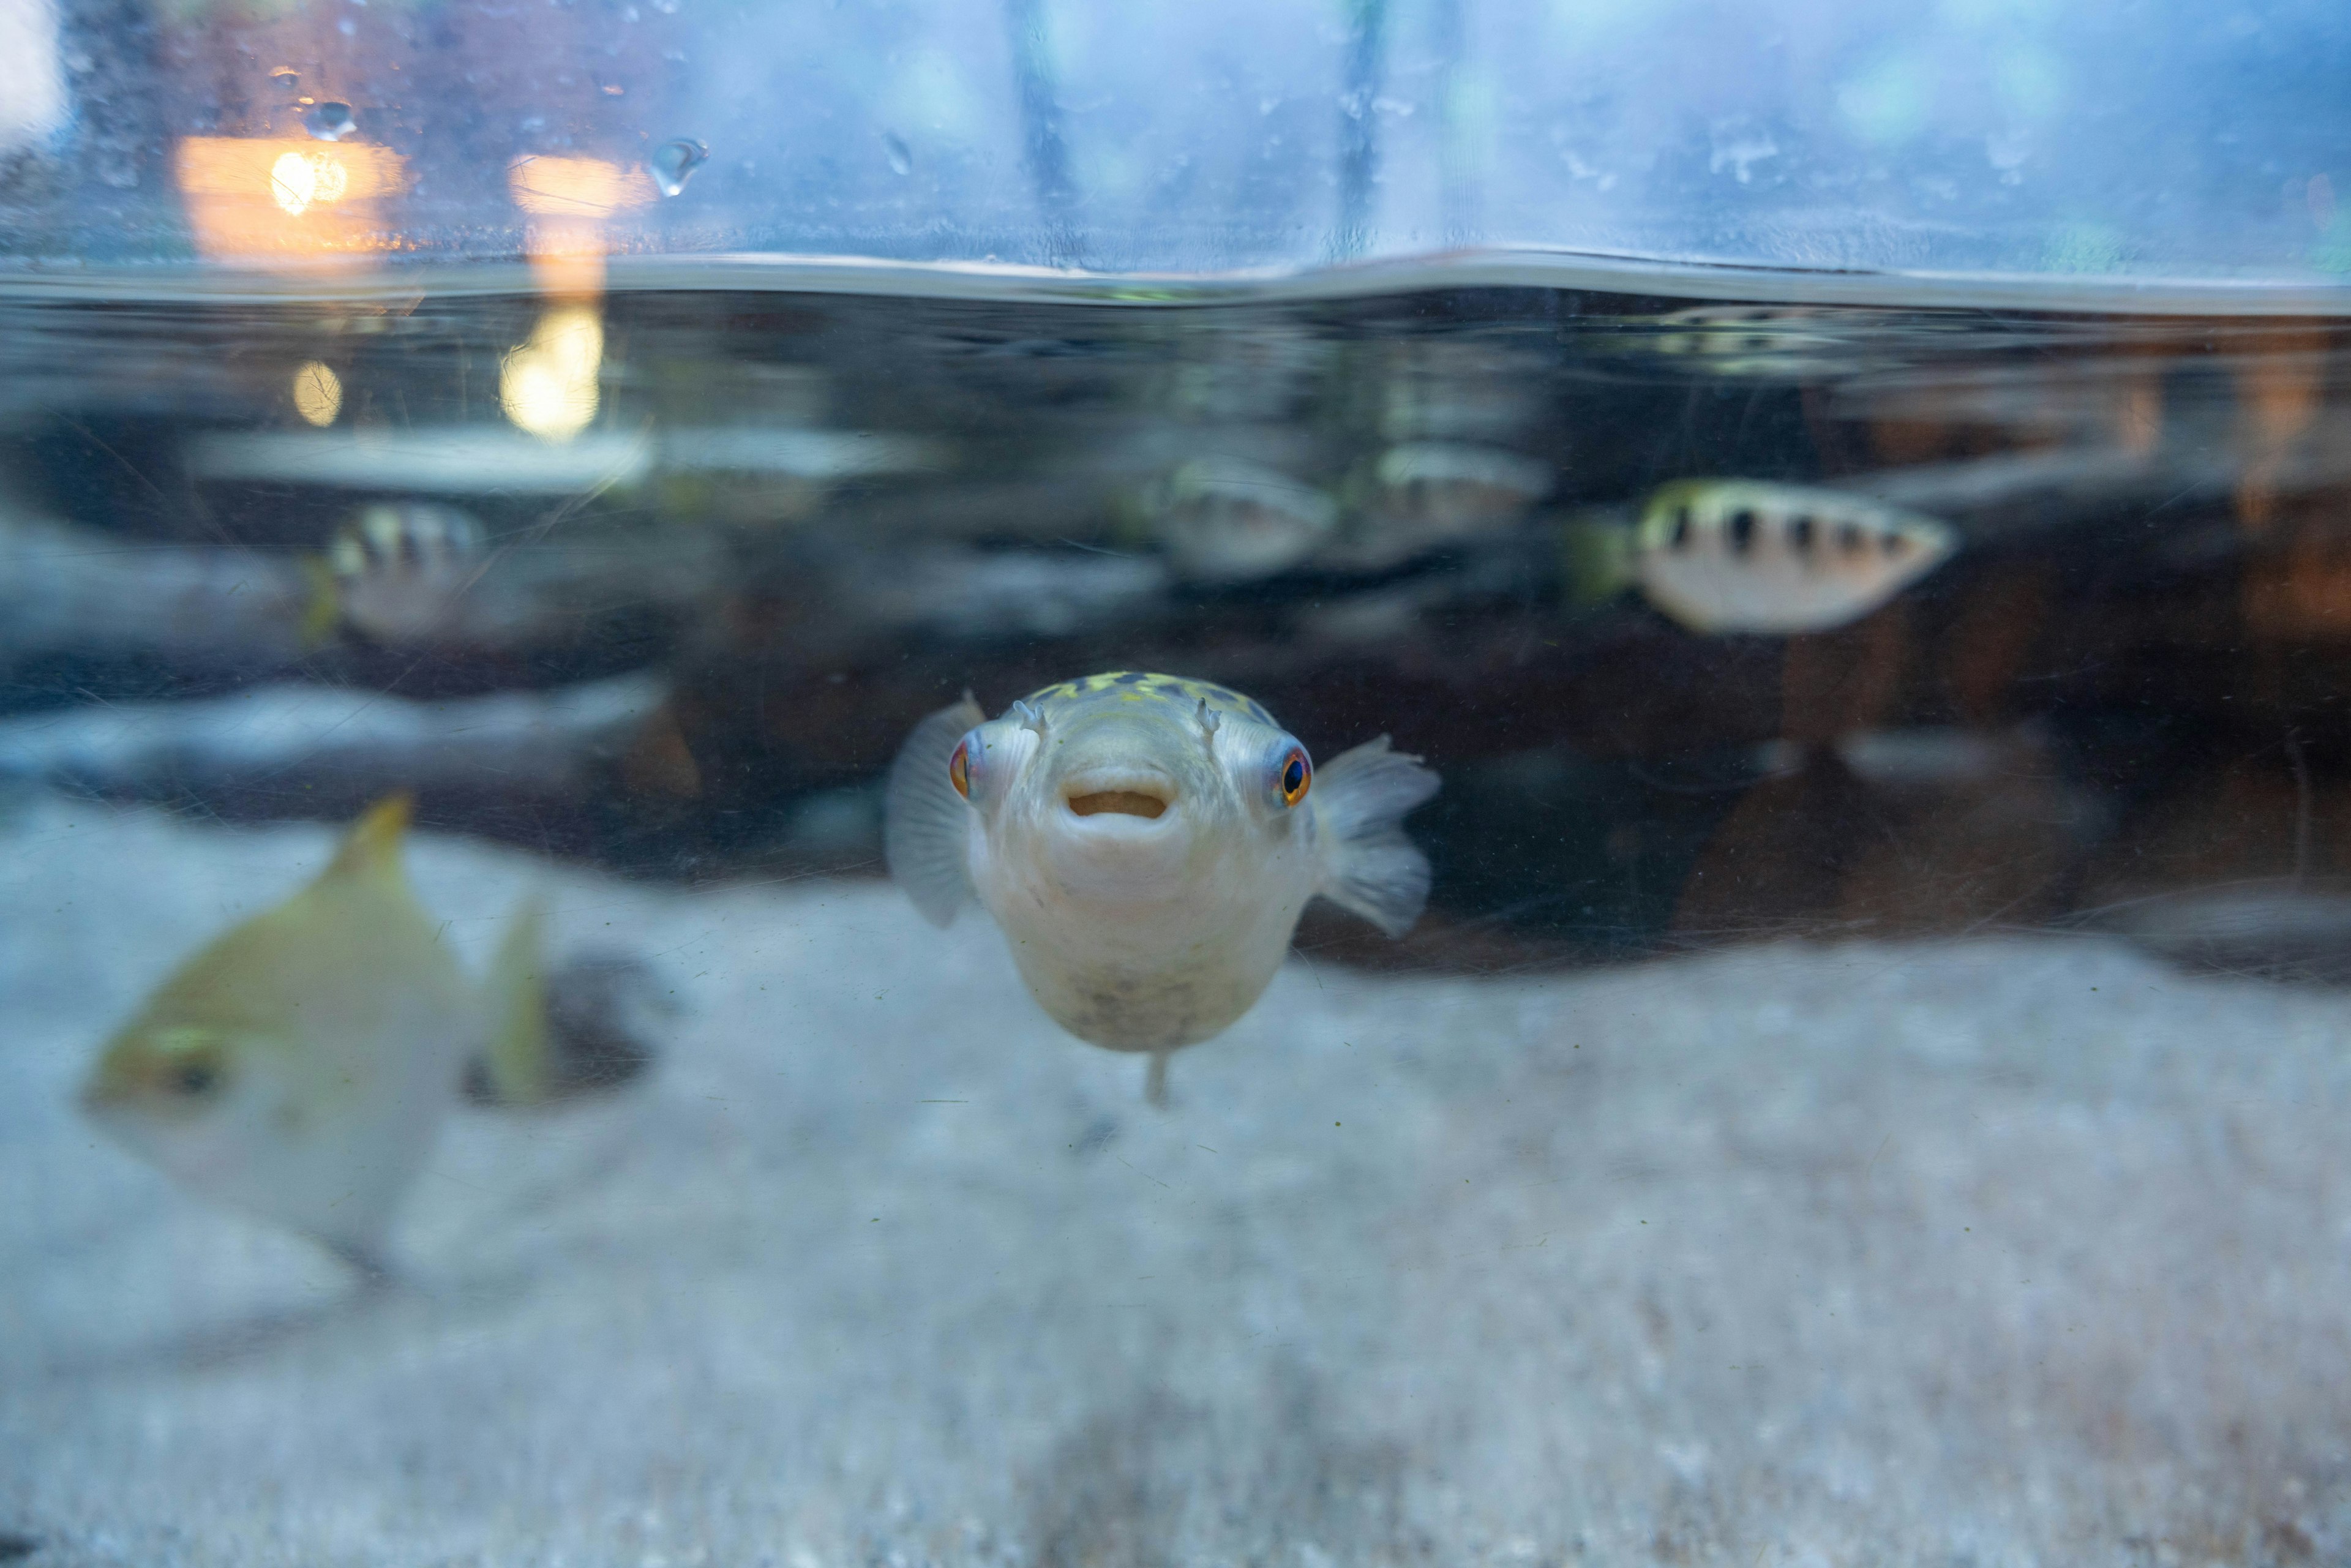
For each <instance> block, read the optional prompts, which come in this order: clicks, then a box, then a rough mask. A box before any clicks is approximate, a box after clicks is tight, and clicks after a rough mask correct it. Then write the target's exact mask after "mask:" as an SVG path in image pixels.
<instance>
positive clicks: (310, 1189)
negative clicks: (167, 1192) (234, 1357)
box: [81, 796, 547, 1275]
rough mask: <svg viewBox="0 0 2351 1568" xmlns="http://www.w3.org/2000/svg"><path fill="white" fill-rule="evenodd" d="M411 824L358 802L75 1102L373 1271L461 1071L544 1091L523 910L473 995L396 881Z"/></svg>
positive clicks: (152, 1001)
mask: <svg viewBox="0 0 2351 1568" xmlns="http://www.w3.org/2000/svg"><path fill="white" fill-rule="evenodd" d="M408 820H409V801H408V799H407V797H405V796H395V797H393V798H392V799H390V800H384V801H382V802H381V803H379V804H378V805H376V806H374V807H372V808H371V809H370V810H368V812H367V813H366V814H365V815H364V816H362V817H361V818H360V820H359V821H358V823H357V824H356V825H355V826H354V827H353V828H352V829H351V830H350V834H349V836H347V837H346V838H345V839H344V841H343V843H342V847H341V848H340V851H338V852H337V853H336V855H335V858H334V861H333V862H332V863H331V864H329V866H328V867H327V869H326V870H325V871H324V872H322V873H319V877H318V879H317V880H316V881H315V882H313V883H310V885H309V886H308V887H306V888H304V889H303V890H302V891H301V892H299V893H297V894H294V896H293V897H291V898H289V899H287V901H286V902H285V903H283V904H279V905H277V907H276V908H274V909H271V910H268V911H266V912H265V913H263V914H260V915H255V916H254V917H253V918H252V919H250V920H247V921H246V922H244V923H243V924H242V925H236V926H235V927H233V928H232V929H230V930H229V931H227V932H225V933H224V934H223V935H221V936H218V937H216V938H214V940H213V941H212V942H211V943H209V944H208V945H206V946H204V947H203V948H202V949H200V950H199V951H198V952H197V953H195V954H194V955H193V956H192V957H190V958H188V959H187V960H186V961H185V962H184V963H183V964H182V965H181V966H180V967H179V968H178V970H177V971H175V972H174V973H173V974H172V977H170V978H169V979H167V980H165V981H164V982H163V984H162V987H161V988H158V989H157V990H156V991H155V993H154V994H153V995H152V996H151V997H149V998H147V1001H146V1003H145V1004H144V1005H143V1006H142V1007H141V1009H140V1010H139V1012H138V1014H137V1016H135V1017H134V1018H132V1019H131V1021H130V1022H129V1023H128V1024H126V1025H124V1026H123V1028H122V1029H121V1030H120V1031H119V1032H118V1033H117V1034H116V1035H115V1036H114V1037H113V1039H112V1040H110V1041H109V1042H108V1043H107V1045H106V1047H105V1049H104V1051H103V1052H102V1053H101V1055H100V1056H99V1061H98V1064H97V1067H96V1069H95V1070H94V1071H92V1072H91V1074H90V1077H89V1082H87V1084H86V1085H85V1086H84V1088H83V1090H82V1096H81V1103H82V1105H83V1108H84V1109H85V1110H86V1111H87V1112H88V1113H89V1115H90V1117H91V1118H92V1119H93V1120H94V1121H95V1122H96V1123H97V1124H99V1126H100V1127H102V1128H103V1129H105V1131H106V1132H107V1133H109V1134H110V1135H112V1136H113V1137H114V1138H115V1139H116V1140H117V1141H118V1142H120V1144H122V1145H124V1146H125V1147H127V1148H129V1149H130V1150H131V1152H133V1153H134V1154H137V1155H141V1157H142V1158H145V1159H147V1160H149V1161H151V1162H152V1163H153V1164H154V1165H156V1166H160V1167H162V1169H163V1170H165V1171H166V1172H168V1173H170V1174H171V1175H172V1176H176V1177H178V1178H179V1179H180V1180H181V1181H183V1182H184V1183H185V1184H187V1185H188V1186H190V1187H192V1188H193V1189H194V1190H196V1191H197V1192H199V1193H202V1194H204V1196H205V1197H210V1198H213V1199H214V1200H216V1201H218V1202H221V1203H224V1204H226V1205H229V1206H231V1207H237V1208H241V1209H244V1210H246V1212H248V1213H251V1214H256V1215H259V1216H261V1217H263V1218H267V1219H271V1220H274V1221H276V1222H277V1223H278V1224H281V1225H284V1226H287V1227H288V1228H292V1229H294V1230H297V1231H299V1232H301V1233H303V1234H305V1235H308V1236H309V1237H311V1238H313V1239H316V1240H318V1241H319V1242H320V1243H322V1244H324V1245H325V1246H326V1247H328V1248H329V1249H331V1250H333V1251H334V1252H336V1253H338V1254H339V1255H340V1256H341V1257H343V1258H345V1259H347V1260H350V1262H351V1263H352V1264H354V1265H355V1266H357V1267H358V1268H359V1269H360V1270H362V1271H363V1272H365V1273H368V1274H371V1275H379V1274H381V1272H382V1271H383V1255H384V1254H383V1244H384V1239H385V1236H386V1234H387V1232H388V1231H389V1229H390V1227H391V1223H392V1218H393V1215H394V1213H395V1211H396V1210H397V1208H398V1206H399V1203H400V1199H401V1197H402V1195H403V1194H404V1193H405V1192H406V1191H407V1189H408V1186H409V1185H410V1183H411V1182H412V1181H413V1179H414V1178H415V1176H416V1173H417V1171H418V1169H419V1168H420V1167H421V1166H423V1162H424V1158H425V1156H426V1155H427V1154H428V1153H429V1152H430V1151H431V1149H432V1146H433V1142H434V1137H435V1135H436V1134H437V1133H438V1132H439V1129H440V1124H441V1118H442V1113H443V1112H444V1110H445V1109H446V1108H447V1107H448V1105H449V1103H451V1101H452V1100H453V1099H455V1096H456V1093H457V1092H458V1086H459V1083H460V1081H461V1079H462V1076H463V1073H464V1071H465V1063H466V1061H468V1060H469V1059H470V1058H472V1057H473V1056H475V1054H476V1053H481V1054H484V1055H485V1056H486V1061H487V1064H488V1068H489V1072H490V1076H491V1078H492V1080H493V1081H494V1082H495V1083H496V1086H497V1088H498V1090H499V1094H500V1098H501V1099H505V1100H511V1101H517V1102H519V1101H528V1100H529V1099H531V1098H533V1097H534V1096H535V1095H536V1094H537V1093H538V1092H539V1091H540V1090H541V1089H542V1088H543V1086H544V1083H545V1081H546V1072H545V1069H544V1067H543V1064H542V1063H543V1057H544V1052H545V1049H546V1036H547V1030H546V1020H545V1016H544V1012H543V1008H542V1005H541V999H540V996H539V990H538V909H537V907H536V905H535V904H527V905H526V906H525V907H524V909H523V911H522V912H521V914H520V915H519V916H518V917H517V920H516V921H515V923H514V926H513V928H512V929H511V931H510V932H509V934H508V936H507V940H506V942H505V944H504V945H503V946H502V947H501V950H500V953H499V956H498V959H497V962H496V966H495V967H494V972H493V974H492V977H491V979H490V981H489V983H488V984H487V985H476V984H475V982H474V981H473V980H472V979H471V978H469V977H467V975H466V974H465V970H464V969H463V968H462V967H460V966H459V964H458V963H457V961H456V958H455V956H453V955H452V954H451V952H450V951H449V949H448V948H447V947H446V946H444V945H443V944H442V942H441V940H440V937H439V928H438V925H437V924H436V923H435V922H434V920H433V919H432V917H431V916H429V915H427V914H426V913H425V911H424V909H423V905H421V904H418V903H417V901H416V895H415V894H413V892H411V891H410V889H409V885H408V878H407V876H406V874H405V873H404V872H403V871H402V867H401V855H400V845H401V838H402V833H403V832H404V831H406V829H407V826H408Z"/></svg>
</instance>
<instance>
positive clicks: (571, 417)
mask: <svg viewBox="0 0 2351 1568" xmlns="http://www.w3.org/2000/svg"><path fill="white" fill-rule="evenodd" d="M603 362H604V320H603V318H602V316H601V314H599V313H598V311H597V308H595V307H594V306H592V305H564V306H559V307H557V308H554V309H552V310H549V311H548V312H547V314H545V315H544V316H541V317H540V318H539V319H538V326H537V327H536V328H534V329H532V330H531V334H530V341H528V342H527V343H524V344H522V345H521V346H520V347H518V348H517V349H515V350H512V351H510V352H509V353H508V354H507V357H506V362H505V363H504V364H503V365H501V366H500V367H499V368H498V402H499V403H500V404H501V405H503V406H504V407H505V409H506V411H507V418H508V419H511V420H513V421H514V422H515V423H517V425H520V426H521V427H522V428H523V429H525V430H527V431H528V432H530V433H531V434H533V435H537V436H540V437H543V438H544V439H546V440H549V441H569V440H570V439H571V438H572V437H573V436H575V435H577V434H580V431H582V430H584V429H586V428H587V425H588V422H589V421H590V420H591V419H594V418H595V417H596V397H597V389H596V376H597V372H598V371H599V370H600V369H601V367H602V365H603Z"/></svg>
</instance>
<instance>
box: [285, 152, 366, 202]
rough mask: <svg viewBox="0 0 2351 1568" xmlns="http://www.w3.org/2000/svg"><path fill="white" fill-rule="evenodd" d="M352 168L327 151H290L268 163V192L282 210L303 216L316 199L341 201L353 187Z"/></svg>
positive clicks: (320, 200) (317, 200)
mask: <svg viewBox="0 0 2351 1568" xmlns="http://www.w3.org/2000/svg"><path fill="white" fill-rule="evenodd" d="M350 186H351V176H350V171H348V170H346V169H345V168H344V167H343V166H342V164H341V163H340V162H338V161H337V160H336V158H335V157H334V155H333V154H332V153H328V152H288V153H287V154H285V155H284V156H283V157H281V158H279V159H278V160H277V162H275V163H272V164H271V165H270V166H269V195H270V199H271V200H273V201H275V202H276V203H277V205H278V207H279V209H280V210H281V211H283V212H285V213H287V214H289V215H290V216H293V217H300V216H301V215H302V214H304V213H306V212H308V211H309V210H310V204H311V203H313V202H340V201H341V200H342V199H343V193H345V192H347V191H349V190H350Z"/></svg>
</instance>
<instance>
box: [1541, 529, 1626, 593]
mask: <svg viewBox="0 0 2351 1568" xmlns="http://www.w3.org/2000/svg"><path fill="white" fill-rule="evenodd" d="M1559 549H1560V587H1561V594H1560V597H1561V598H1562V599H1563V600H1564V601H1566V602H1567V604H1568V605H1569V606H1570V607H1572V608H1576V609H1589V608H1591V607H1592V606H1593V605H1599V604H1605V603H1607V602H1608V601H1610V600H1612V599H1614V598H1615V597H1616V596H1617V595H1618V594H1620V593H1622V592H1624V591H1625V590H1626V589H1627V588H1630V587H1631V586H1632V585H1633V530H1632V529H1630V528H1626V527H1625V525H1624V524H1623V523H1620V522H1615V521H1612V520H1608V519H1605V518H1601V517H1576V518H1572V519H1570V520H1569V521H1568V522H1566V523H1565V524H1563V525H1562V526H1561V528H1560V531H1559Z"/></svg>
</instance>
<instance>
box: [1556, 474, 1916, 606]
mask: <svg viewBox="0 0 2351 1568" xmlns="http://www.w3.org/2000/svg"><path fill="white" fill-rule="evenodd" d="M1563 542H1564V543H1565V545H1566V547H1567V550H1568V572H1569V576H1570V579H1571V587H1572V591H1573V593H1574V594H1575V596H1576V597H1578V598H1582V599H1584V600H1594V599H1603V598H1606V597H1608V596H1609V595H1611V594H1614V593H1616V592H1619V591H1622V590H1623V589H1625V587H1627V586H1635V587H1638V588H1639V589H1640V590H1641V591H1642V593H1643V594H1644V595H1645V596H1646V598H1647V599H1648V601H1650V602H1651V603H1652V604H1654V605H1656V607H1657V608H1658V609H1659V610H1661V611H1663V612H1665V613H1666V614H1667V615H1669V616H1671V617H1672V618H1673V619H1675V620H1676V621H1678V622H1681V623H1682V624H1683V625H1684V626H1687V627H1688V628H1689V629H1690V630H1691V631H1693V632H1704V633H1707V634H1709V635H1725V634H1729V633H1737V632H1748V633H1760V634H1763V635H1767V636H1789V635H1792V634H1795V633H1798V632H1826V631H1831V630H1834V628H1836V627H1839V626H1843V625H1845V624H1846V623H1848V622H1853V621H1856V620H1859V619H1860V618H1861V617H1862V616H1864V615H1866V614H1868V613H1869V612H1871V611H1873V610H1876V609H1877V608H1878V607H1879V606H1880V605H1882V604H1884V603H1886V601H1888V600H1890V599H1892V598H1893V597H1894V596H1895V595H1896V594H1897V593H1900V592H1901V591H1903V590H1904V589H1906V588H1907V587H1909V586H1910V585H1911V584H1912V583H1914V582H1917V580H1919V579H1921V578H1923V577H1925V576H1926V575H1927V574H1928V572H1930V571H1932V570H1935V568H1936V567H1938V566H1939V565H1941V564H1942V562H1943V561H1944V560H1945V559H1947V558H1949V555H1950V554H1951V552H1952V551H1953V550H1954V549H1957V548H1958V547H1959V536H1958V534H1957V533H1955V532H1954V531H1953V530H1952V529H1951V528H1950V527H1949V525H1948V524H1945V523H1941V522H1938V521H1937V520H1936V519H1935V518H1933V517H1922V516H1920V515H1919V514H1917V513H1916V512H1907V511H1904V510H1902V509H1900V508H1898V507H1889V506H1886V505H1884V504H1883V503H1881V502H1877V501H1873V500H1870V499H1869V498H1868V497H1863V496H1856V495H1854V494H1852V493H1851V492H1848V491H1842V490H1827V489H1820V488H1815V487H1812V486H1802V485H1782V484H1774V483H1769V482H1766V481H1763V480H1757V479H1679V480H1676V481H1675V482H1673V483H1672V484H1669V485H1665V486H1660V487H1659V488H1658V489H1657V491H1656V494H1654V495H1652V496H1651V497H1649V500H1648V503H1647V504H1646V506H1645V507H1643V508H1642V511H1641V516H1640V518H1639V520H1638V521H1637V522H1636V523H1635V524H1634V526H1633V527H1632V528H1630V529H1629V530H1628V529H1625V528H1623V527H1622V525H1621V524H1620V525H1615V526H1610V525H1607V524H1604V523H1590V522H1587V523H1580V524H1576V525H1573V526H1572V527H1571V528H1569V529H1568V531H1567V534H1566V536H1565V538H1564V541H1563Z"/></svg>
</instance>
